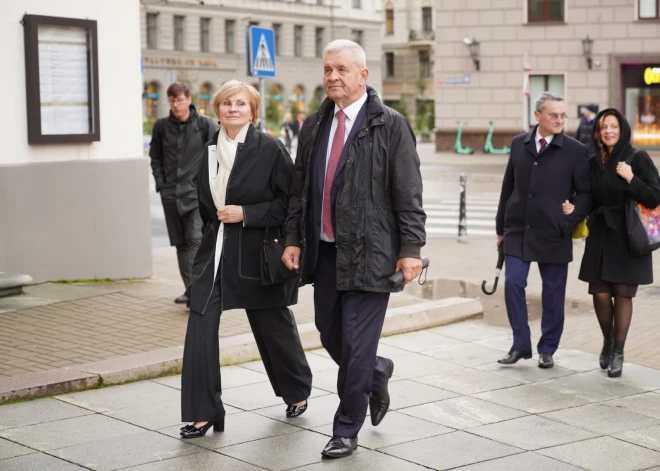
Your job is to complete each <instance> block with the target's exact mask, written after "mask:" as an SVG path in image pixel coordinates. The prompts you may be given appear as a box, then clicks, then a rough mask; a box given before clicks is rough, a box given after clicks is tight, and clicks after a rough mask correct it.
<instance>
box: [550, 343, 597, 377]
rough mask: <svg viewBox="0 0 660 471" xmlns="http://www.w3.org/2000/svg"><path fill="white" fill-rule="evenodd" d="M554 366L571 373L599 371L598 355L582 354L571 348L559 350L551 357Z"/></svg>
mask: <svg viewBox="0 0 660 471" xmlns="http://www.w3.org/2000/svg"><path fill="white" fill-rule="evenodd" d="M553 359H554V360H555V365H558V366H561V367H562V368H567V369H569V370H573V371H580V372H585V371H592V370H600V365H599V363H598V355H596V354H595V353H587V352H582V351H580V350H575V349H572V348H560V349H559V350H557V352H556V353H555V354H554V355H553Z"/></svg>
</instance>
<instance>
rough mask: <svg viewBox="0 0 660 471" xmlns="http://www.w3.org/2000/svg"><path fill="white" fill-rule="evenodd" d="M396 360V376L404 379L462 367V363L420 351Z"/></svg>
mask: <svg viewBox="0 0 660 471" xmlns="http://www.w3.org/2000/svg"><path fill="white" fill-rule="evenodd" d="M394 360H395V361H394V372H395V374H396V376H398V377H400V378H403V379H411V378H416V377H418V376H428V375H432V374H436V373H444V372H445V371H451V370H458V369H461V368H462V366H461V365H457V364H455V363H449V362H447V361H442V360H438V359H437V358H432V357H430V356H426V355H421V354H419V353H409V354H407V355H404V356H401V357H399V358H395V359H394Z"/></svg>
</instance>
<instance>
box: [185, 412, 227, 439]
mask: <svg viewBox="0 0 660 471" xmlns="http://www.w3.org/2000/svg"><path fill="white" fill-rule="evenodd" d="M211 427H213V431H214V432H224V431H225V418H224V417H223V418H222V419H220V420H216V421H210V422H207V423H206V424H205V425H202V426H201V427H195V425H194V424H192V425H189V426H187V428H186V427H183V428H182V430H181V438H201V437H203V436H204V435H206V432H208V430H209V429H210V428H211Z"/></svg>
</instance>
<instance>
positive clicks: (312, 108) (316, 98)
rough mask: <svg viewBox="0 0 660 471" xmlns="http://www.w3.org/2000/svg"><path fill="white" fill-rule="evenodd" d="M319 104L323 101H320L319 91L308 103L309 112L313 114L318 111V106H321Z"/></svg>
mask: <svg viewBox="0 0 660 471" xmlns="http://www.w3.org/2000/svg"><path fill="white" fill-rule="evenodd" d="M321 103H323V101H322V100H321V91H320V90H319V91H318V92H317V93H314V96H313V97H312V101H310V102H309V112H310V113H315V112H316V111H317V110H318V109H319V106H321Z"/></svg>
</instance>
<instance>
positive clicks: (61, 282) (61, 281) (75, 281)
mask: <svg viewBox="0 0 660 471" xmlns="http://www.w3.org/2000/svg"><path fill="white" fill-rule="evenodd" d="M111 282H112V279H110V278H93V279H89V280H58V281H56V282H55V283H60V284H65V285H71V284H74V283H111Z"/></svg>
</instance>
